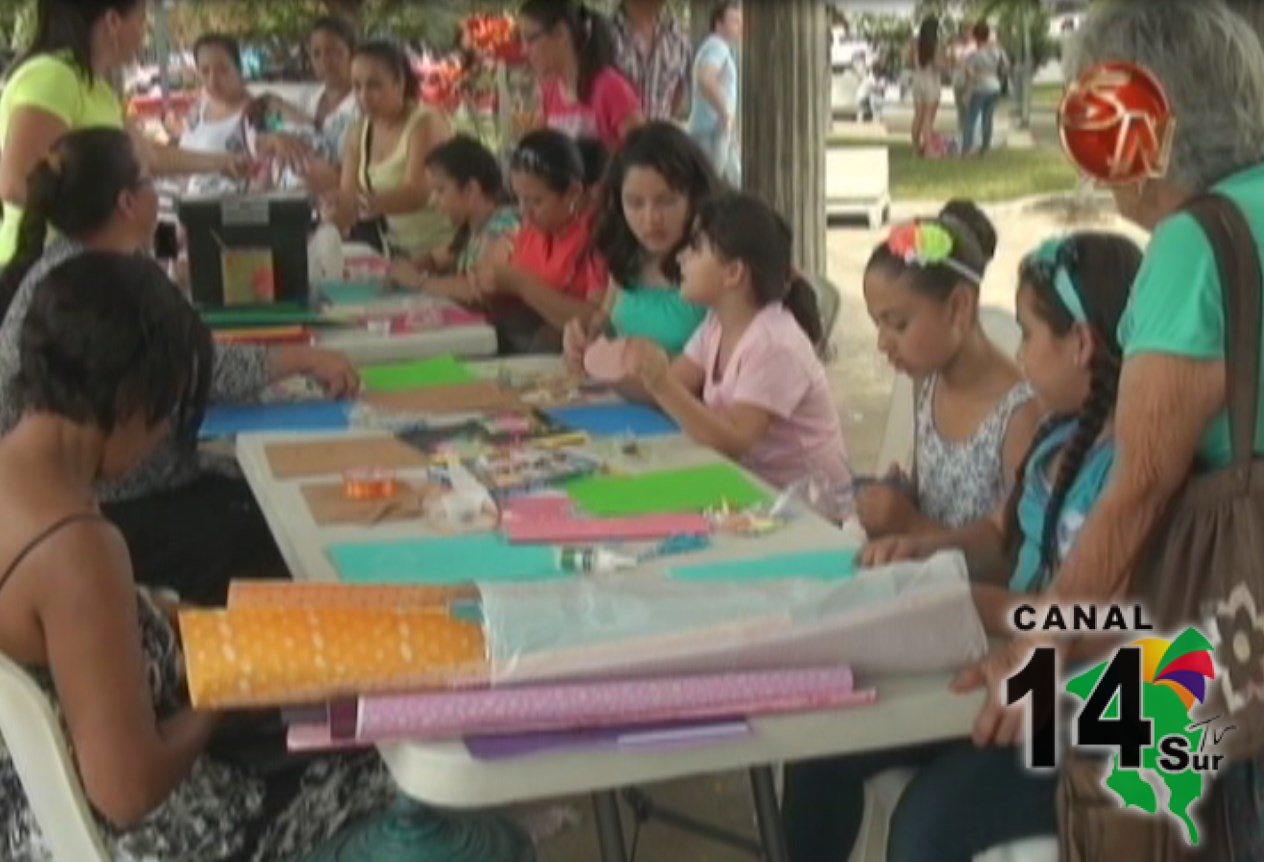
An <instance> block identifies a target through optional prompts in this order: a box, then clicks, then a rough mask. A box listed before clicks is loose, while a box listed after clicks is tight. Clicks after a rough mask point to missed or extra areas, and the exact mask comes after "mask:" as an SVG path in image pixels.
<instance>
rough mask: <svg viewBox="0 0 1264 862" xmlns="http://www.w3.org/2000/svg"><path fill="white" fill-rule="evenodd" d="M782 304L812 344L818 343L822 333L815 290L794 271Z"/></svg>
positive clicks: (822, 327) (819, 310)
mask: <svg viewBox="0 0 1264 862" xmlns="http://www.w3.org/2000/svg"><path fill="white" fill-rule="evenodd" d="M781 303H782V305H784V306H785V307H786V309H787V310H788V311H789V312H790V313H791V314H793V315H794V319H795V322H797V323H798V324H799V328H800V329H802V330H803V334H804V335H806V336H807V337H808V341H810V342H812V343H813V344H820V343H821V338H822V337H823V335H824V326H823V325H822V323H821V307H820V303H818V302H817V301H816V291H815V290H813V288H812V285H811V283H810V282H809V281H808V280H807V279H806V278H804V277H803V276H801V275H799V274H798V273H795V274H794V276H792V277H791V279H790V289H789V290H788V291H787V292H786V296H785V299H783V300H781Z"/></svg>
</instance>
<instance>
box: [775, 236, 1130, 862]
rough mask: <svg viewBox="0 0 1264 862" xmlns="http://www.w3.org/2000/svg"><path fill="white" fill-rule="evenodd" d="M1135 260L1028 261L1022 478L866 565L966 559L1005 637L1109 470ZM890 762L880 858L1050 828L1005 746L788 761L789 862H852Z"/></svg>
mask: <svg viewBox="0 0 1264 862" xmlns="http://www.w3.org/2000/svg"><path fill="white" fill-rule="evenodd" d="M1140 265H1141V251H1140V249H1138V248H1137V246H1136V245H1134V244H1133V243H1132V241H1131V240H1129V239H1127V238H1125V237H1123V236H1120V235H1115V234H1105V233H1079V234H1074V235H1072V236H1071V237H1069V238H1067V239H1061V240H1050V241H1048V242H1046V243H1044V244H1042V245H1041V246H1040V247H1039V248H1037V249H1036V250H1035V251H1033V252H1032V253H1031V254H1029V255H1028V256H1027V257H1026V258H1025V259H1024V261H1023V263H1022V265H1021V267H1020V269H1019V287H1018V321H1019V325H1020V326H1021V328H1022V332H1023V342H1022V350H1021V352H1020V360H1021V364H1022V369H1023V373H1024V374H1025V376H1026V377H1027V380H1028V382H1029V383H1030V384H1031V387H1032V389H1033V390H1034V392H1035V396H1036V400H1037V402H1038V404H1039V405H1040V406H1041V407H1043V408H1044V409H1045V410H1046V411H1047V413H1048V415H1049V418H1048V419H1047V420H1046V421H1045V423H1044V424H1043V425H1042V426H1041V427H1040V430H1039V431H1038V432H1037V435H1036V438H1035V441H1034V443H1033V444H1032V446H1031V447H1030V449H1029V450H1028V453H1027V456H1026V458H1025V459H1024V461H1023V463H1022V466H1021V468H1020V470H1019V476H1020V477H1021V481H1020V482H1019V483H1017V486H1016V487H1015V489H1014V490H1013V492H1012V494H1011V498H1010V500H1009V502H1008V503H1007V504H1005V505H1002V506H1001V507H1000V508H999V511H998V512H996V513H994V514H993V515H992V516H991V517H985V518H982V519H980V520H978V521H976V522H974V523H972V524H969V525H966V526H965V527H962V528H960V529H957V530H954V531H951V532H949V531H941V532H940V533H938V534H922V535H916V536H904V537H888V538H886V539H880V540H877V541H875V542H873V543H871V544H870V545H869V546H867V547H866V548H865V549H864V551H863V552H862V562H864V563H865V564H867V565H880V564H884V563H888V562H892V561H895V560H900V559H914V558H922V557H927V556H930V555H931V554H933V553H935V552H936V551H938V550H942V549H945V548H957V549H960V550H962V551H964V552H965V554H966V557H967V560H968V562H969V564H970V575H971V578H972V579H974V580H975V581H976V585H975V587H974V593H975V601H976V604H977V605H978V608H979V613H980V616H981V617H982V619H983V622H984V625H985V626H986V627H987V628H989V629H990V630H991V631H993V632H999V631H1005V630H1006V620H1005V616H1006V611H1007V610H1008V606H1009V605H1010V604H1011V603H1012V602H1014V600H1015V595H1014V594H1015V593H1025V592H1032V591H1037V590H1043V589H1044V588H1046V587H1047V586H1048V585H1049V583H1050V581H1051V580H1052V579H1053V577H1054V575H1055V574H1056V572H1057V570H1058V568H1059V565H1060V563H1061V561H1062V560H1063V558H1064V556H1065V554H1066V553H1067V551H1068V550H1069V548H1070V546H1071V545H1072V544H1073V543H1074V542H1075V540H1076V537H1077V536H1078V534H1079V527H1080V526H1081V525H1082V524H1083V523H1084V520H1085V517H1086V516H1087V514H1088V512H1089V510H1090V509H1091V508H1092V507H1093V505H1094V502H1095V501H1096V499H1097V497H1098V495H1099V494H1100V492H1101V490H1102V487H1103V486H1104V484H1105V482H1106V477H1107V474H1108V473H1109V472H1110V470H1111V466H1112V462H1113V459H1114V445H1113V442H1112V431H1111V429H1112V419H1113V416H1114V410H1115V393H1116V391H1117V389H1118V384H1119V368H1120V365H1121V362H1122V352H1121V350H1120V346H1119V341H1118V338H1117V336H1116V334H1115V333H1116V330H1117V329H1118V326H1119V321H1120V319H1121V318H1122V317H1123V310H1124V307H1125V305H1126V304H1127V301H1128V295H1129V289H1130V286H1131V285H1132V282H1133V280H1134V278H1135V277H1136V274H1137V271H1138V270H1139V268H1140ZM998 574H999V577H998ZM980 580H982V581H985V582H984V583H977V581H980ZM987 580H991V581H993V583H991V584H989V583H986V581H987ZM1005 581H1007V583H1004V586H1002V585H1001V584H1002V582H1005ZM895 767H916V768H917V769H918V772H917V774H916V775H915V776H914V778H913V780H912V781H911V782H910V784H909V785H908V787H907V788H906V789H905V791H904V793H903V795H902V796H901V797H900V801H899V804H898V805H897V806H896V808H895V811H894V812H893V814H892V816H891V825H890V829H889V833H888V834H889V836H890V837H889V839H888V846H887V856H886V858H887V859H888V860H889V862H968V860H970V859H972V858H974V857H975V856H976V854H979V853H983V852H985V851H987V850H989V849H990V848H992V847H995V846H998V845H1001V844H1006V843H1009V842H1012V841H1018V840H1020V839H1024V838H1028V837H1033V836H1036V835H1045V834H1053V832H1054V831H1055V828H1056V817H1055V808H1054V805H1055V802H1054V799H1055V790H1056V787H1057V778H1056V776H1054V775H1049V774H1046V775H1041V774H1035V773H1028V772H1027V771H1025V770H1024V769H1023V768H1022V766H1021V765H1020V763H1019V759H1018V758H1017V757H1016V756H1015V754H1014V751H1013V749H1011V748H1008V747H1003V746H989V747H986V748H977V747H975V746H974V745H973V744H972V743H971V742H970V741H969V740H953V741H950V742H946V743H935V744H931V745H922V746H917V747H909V748H901V749H894V750H888V751H877V752H872V753H868V754H862V755H851V756H847V757H838V758H831V759H825V760H817V761H811V762H805V763H797V764H794V765H792V766H789V767H788V768H787V770H786V790H785V797H784V803H783V808H782V811H783V816H784V817H785V820H786V834H787V842H788V844H789V850H790V857H791V858H792V859H794V860H795V862H812V860H818V859H819V860H827V859H828V860H836V859H845V858H847V854H848V853H849V852H850V850H851V847H852V845H853V843H854V842H855V839H856V836H857V835H858V834H859V830H860V825H861V822H862V820H863V818H864V798H865V797H864V782H865V781H866V780H867V779H868V778H870V777H871V776H873V775H876V774H877V773H879V772H882V771H884V770H887V769H891V768H895ZM965 788H968V789H969V790H968V792H964V791H963V789H965Z"/></svg>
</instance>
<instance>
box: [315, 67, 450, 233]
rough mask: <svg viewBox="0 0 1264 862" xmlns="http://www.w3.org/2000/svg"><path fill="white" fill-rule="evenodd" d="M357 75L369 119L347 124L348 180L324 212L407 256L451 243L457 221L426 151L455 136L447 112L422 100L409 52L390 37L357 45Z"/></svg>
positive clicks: (357, 89)
mask: <svg viewBox="0 0 1264 862" xmlns="http://www.w3.org/2000/svg"><path fill="white" fill-rule="evenodd" d="M351 80H352V85H353V87H354V88H355V94H356V98H357V99H358V100H359V102H360V108H361V111H362V113H363V115H364V119H363V120H361V121H360V123H359V124H357V125H356V126H353V127H352V128H351V130H350V131H349V132H348V138H349V139H348V140H347V141H346V142H345V144H344V147H343V160H342V183H341V186H340V188H339V190H338V191H337V192H334V193H333V194H331V195H329V196H327V197H326V198H325V200H324V205H323V211H324V214H325V217H326V218H328V219H329V220H330V221H332V222H333V223H335V224H336V225H338V227H339V228H340V229H341V230H342V231H343V232H344V233H353V235H354V236H355V237H356V238H358V239H363V240H365V241H368V242H370V243H371V244H373V245H375V246H377V247H378V248H379V249H380V250H382V251H385V252H389V253H392V254H403V255H407V256H408V257H417V256H419V255H424V254H426V253H428V252H429V251H431V250H432V249H434V248H438V247H442V246H445V245H447V244H448V243H449V242H450V241H451V239H452V233H453V229H452V225H451V223H450V222H449V221H448V219H447V217H446V216H444V215H443V214H442V213H441V212H439V210H438V209H436V208H435V207H434V206H433V205H432V204H431V202H430V185H429V183H428V182H427V181H426V167H425V166H426V156H427V155H429V153H430V151H431V150H432V149H433V148H434V147H435V146H437V145H438V144H441V143H443V142H444V141H446V140H447V139H448V138H449V137H451V134H452V131H451V128H450V126H449V125H448V121H447V119H446V118H445V117H443V116H442V115H441V114H439V113H438V112H436V111H432V110H431V109H430V108H427V107H425V106H423V105H420V104H418V94H419V91H420V85H419V84H418V81H417V78H416V75H415V74H414V73H413V70H412V66H411V65H410V64H409V62H408V55H407V54H405V53H404V52H403V51H402V50H401V49H400V48H399V47H397V46H396V45H394V44H392V43H390V42H367V43H365V44H363V45H360V46H359V47H358V48H356V52H355V58H354V60H353V61H352V64H351Z"/></svg>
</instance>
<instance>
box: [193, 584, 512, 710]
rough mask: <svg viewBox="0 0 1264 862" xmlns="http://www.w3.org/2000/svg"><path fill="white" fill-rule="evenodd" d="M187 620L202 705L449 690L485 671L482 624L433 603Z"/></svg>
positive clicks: (241, 611) (205, 615) (218, 613)
mask: <svg viewBox="0 0 1264 862" xmlns="http://www.w3.org/2000/svg"><path fill="white" fill-rule="evenodd" d="M179 620H180V635H181V641H182V643H183V647H184V659H185V667H186V671H187V677H188V684H189V696H190V700H191V702H192V704H193V706H195V707H197V708H199V709H206V708H221V707H223V708H227V707H244V706H277V705H284V704H303V703H309V702H311V701H313V700H320V699H326V698H333V697H339V696H347V695H357V694H361V693H365V692H372V691H384V690H389V691H400V690H404V689H421V688H435V687H438V688H450V687H452V686H454V685H470V684H474V683H477V682H479V681H482V680H485V679H486V676H487V664H486V649H487V647H486V642H485V640H484V637H483V629H482V626H481V625H479V624H477V623H471V622H467V621H464V620H458V619H452V618H450V617H448V616H444V615H442V614H436V613H434V612H433V610H431V609H427V608H423V609H415V610H403V609H399V608H236V609H228V610H194V609H189V610H182V611H180V612H179Z"/></svg>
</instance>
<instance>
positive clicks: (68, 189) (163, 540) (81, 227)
mask: <svg viewBox="0 0 1264 862" xmlns="http://www.w3.org/2000/svg"><path fill="white" fill-rule="evenodd" d="M27 185H28V188H29V189H30V193H29V197H28V206H27V209H26V211H25V212H24V213H23V216H22V225H21V230H20V231H18V248H17V252H16V254H15V255H14V257H13V259H12V261H11V262H10V265H9V266H8V267H6V268H5V270H4V271H3V274H0V315H3V323H0V431H3V430H6V429H8V428H10V427H12V426H13V424H14V423H15V422H16V421H17V420H18V407H17V405H16V401H15V399H14V398H13V396H12V393H11V391H10V386H11V382H12V378H13V375H14V374H15V373H16V372H17V371H18V370H19V355H18V354H19V351H18V334H19V333H20V331H21V328H22V321H23V320H24V319H25V317H26V315H27V313H28V309H29V307H30V304H31V302H32V301H33V300H34V299H35V298H36V296H38V293H39V289H38V285H39V284H40V282H41V281H42V279H43V277H44V275H45V274H46V273H48V271H49V270H51V269H52V268H53V267H55V266H57V265H58V264H60V263H61V262H62V261H65V260H67V259H69V258H73V257H76V256H78V255H81V254H84V253H85V252H87V251H112V252H118V253H121V254H139V253H141V252H142V251H143V250H144V249H145V248H147V247H148V245H149V241H150V239H151V238H152V237H153V232H154V224H155V221H156V220H157V217H158V199H157V195H156V193H155V192H154V188H153V183H152V181H151V180H150V178H149V176H148V174H147V173H146V171H145V169H144V167H143V165H142V164H141V162H140V159H139V156H138V154H137V153H136V151H135V147H134V144H133V142H132V140H131V139H130V138H129V137H128V135H127V134H126V133H125V132H122V131H119V130H117V129H109V128H96V129H84V130H81V131H77V132H71V133H70V134H68V135H66V136H65V137H63V138H62V139H61V140H59V141H58V142H57V144H56V145H54V147H53V150H52V152H51V153H50V154H49V156H48V158H47V159H45V160H44V161H42V162H40V163H39V164H38V165H37V166H36V168H35V170H34V171H32V173H31V177H30V179H29V180H28V181H27ZM50 229H55V230H56V231H57V232H58V234H60V236H61V239H59V240H57V241H55V242H54V243H53V244H52V245H50V246H48V248H47V250H45V238H46V236H47V234H48V233H49V232H50ZM98 289H100V290H102V291H105V292H109V291H110V290H111V289H112V285H111V284H110V282H109V281H108V280H104V279H103V280H101V281H100V282H99V283H98ZM210 373H211V389H210V397H211V399H212V400H214V401H225V402H235V401H246V400H251V399H253V398H257V397H258V395H259V393H260V392H261V391H262V390H263V388H264V387H265V386H266V385H267V384H268V383H269V382H271V381H273V380H277V379H280V378H283V377H288V376H291V375H294V374H309V375H312V376H314V377H315V378H316V379H318V380H319V381H320V382H321V383H322V384H324V385H325V387H326V388H327V389H328V391H329V392H330V393H331V394H332V395H335V396H342V395H346V394H348V393H350V392H353V391H354V390H355V388H356V387H357V386H358V378H357V376H356V373H355V371H354V369H352V367H351V366H350V364H349V363H348V362H347V360H346V359H345V358H344V357H343V356H342V355H341V354H337V353H330V352H327V351H323V350H316V349H313V348H309V347H279V348H271V349H264V348H259V347H251V346H245V345H216V347H215V349H214V359H213V364H212V366H211V372H210ZM177 442H178V441H176V440H174V439H173V440H168V441H165V442H164V443H163V445H160V446H156V447H155V448H154V451H153V452H152V453H150V454H149V456H148V457H147V458H146V459H145V460H144V462H143V463H142V464H141V465H140V467H139V468H138V469H136V470H134V471H131V472H130V473H129V474H128V476H127V478H126V479H123V480H121V481H118V482H112V483H109V484H107V485H105V486H103V487H102V488H101V489H99V490H100V494H101V496H102V498H103V499H104V500H105V501H106V513H107V515H109V517H110V518H111V520H113V521H114V522H115V524H116V525H117V526H118V527H119V529H120V530H121V531H122V533H123V535H124V537H125V538H126V539H127V543H128V546H129V548H130V550H131V555H132V561H133V564H134V565H135V567H136V570H137V575H138V577H139V579H140V580H141V582H142V583H149V584H154V585H162V586H168V587H173V588H175V589H176V590H177V591H178V592H180V594H181V595H182V596H184V597H185V598H186V599H188V600H190V601H194V602H206V603H213V602H217V601H222V600H223V598H224V596H225V595H226V591H227V588H228V580H229V579H230V578H232V577H244V576H249V575H251V574H255V575H269V574H271V575H275V574H276V573H277V572H278V571H279V570H280V560H279V557H278V555H277V553H276V549H275V546H274V545H273V543H272V537H271V533H270V531H269V530H268V526H267V524H266V523H265V522H264V520H263V515H262V513H261V512H260V511H259V508H258V506H257V504H256V503H255V501H254V496H253V495H252V494H251V493H250V489H249V488H248V487H247V486H246V484H245V482H244V481H242V480H241V479H240V478H234V477H233V473H234V471H235V470H234V467H233V466H232V464H231V462H226V463H215V461H214V459H211V460H207V459H206V457H205V456H203V457H199V456H198V454H197V453H196V452H194V451H192V450H189V449H187V448H181V447H180V446H179V445H177ZM208 523H214V524H215V525H216V528H215V529H214V530H208V529H207V528H206V525H207V524H208ZM224 535H231V536H232V537H233V540H232V541H231V542H225V541H223V536H224Z"/></svg>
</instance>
